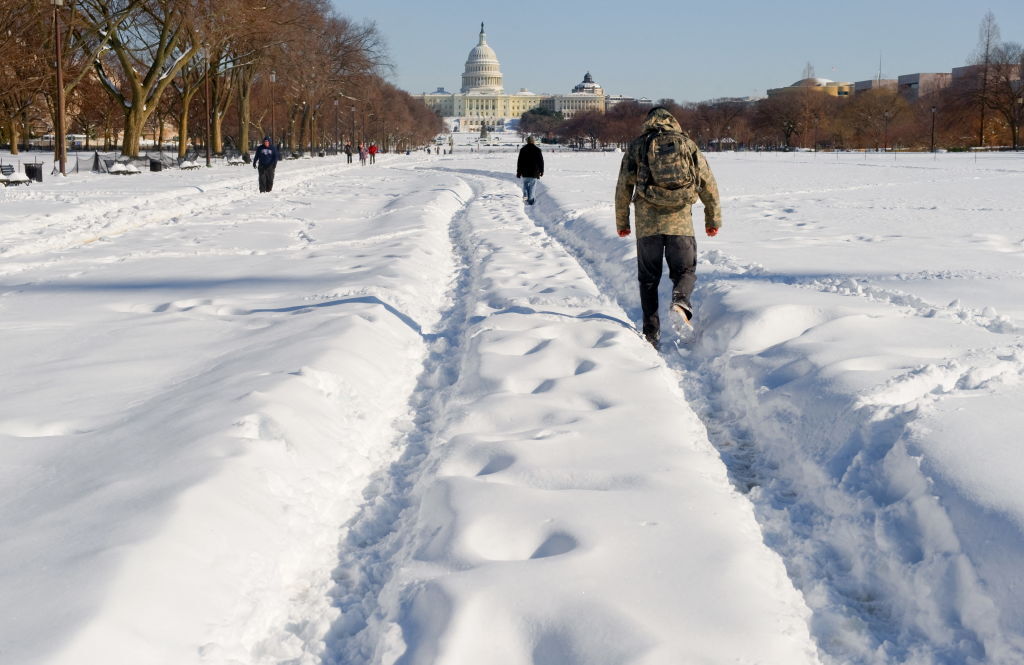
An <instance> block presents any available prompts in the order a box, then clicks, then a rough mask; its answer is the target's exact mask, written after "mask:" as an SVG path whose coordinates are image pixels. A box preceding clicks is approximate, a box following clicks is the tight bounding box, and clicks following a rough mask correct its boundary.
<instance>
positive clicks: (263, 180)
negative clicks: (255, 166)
mask: <svg viewBox="0 0 1024 665" xmlns="http://www.w3.org/2000/svg"><path fill="white" fill-rule="evenodd" d="M275 168H276V167H275V166H260V167H259V172H260V191H261V192H269V191H271V190H273V189H274V169H275Z"/></svg>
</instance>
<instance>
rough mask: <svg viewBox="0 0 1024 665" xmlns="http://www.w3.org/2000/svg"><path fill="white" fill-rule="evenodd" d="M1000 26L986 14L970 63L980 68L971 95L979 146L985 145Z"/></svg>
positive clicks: (988, 13)
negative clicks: (986, 119) (990, 90)
mask: <svg viewBox="0 0 1024 665" xmlns="http://www.w3.org/2000/svg"><path fill="white" fill-rule="evenodd" d="M999 39H1000V36H999V24H998V23H996V17H995V15H994V14H993V13H992V12H991V11H988V12H986V13H985V16H984V17H983V18H982V19H981V25H980V26H978V46H977V48H976V49H975V51H974V54H973V55H972V56H971V59H970V63H971V64H973V65H977V66H978V72H977V75H976V83H975V85H974V86H972V89H971V91H970V94H972V95H973V97H974V99H975V100H976V104H977V107H978V115H979V122H978V145H979V146H984V145H985V109H986V108H987V107H988V94H989V82H990V80H991V78H992V63H993V58H994V55H995V51H996V48H997V47H998V46H999Z"/></svg>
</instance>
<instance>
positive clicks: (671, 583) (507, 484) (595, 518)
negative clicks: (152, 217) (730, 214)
mask: <svg viewBox="0 0 1024 665" xmlns="http://www.w3.org/2000/svg"><path fill="white" fill-rule="evenodd" d="M419 173H421V174H422V177H424V178H428V177H435V176H432V175H430V173H431V172H430V171H419ZM494 175H495V174H487V173H478V172H473V171H471V170H464V171H457V170H453V171H452V172H451V173H450V174H449V177H452V176H458V178H459V179H460V180H464V181H465V182H467V183H468V184H469V185H470V186H471V187H472V190H473V192H474V195H473V198H472V199H471V200H470V201H469V204H468V206H467V207H466V208H465V209H464V211H462V212H461V213H460V214H459V215H457V216H456V217H455V220H454V221H455V223H454V226H453V229H452V239H453V243H454V244H455V246H456V247H457V248H458V252H459V253H460V254H461V256H462V261H463V263H464V265H465V269H464V270H465V272H464V274H463V276H462V277H461V279H460V281H459V282H458V286H457V291H456V294H457V296H458V298H460V299H462V300H461V302H456V303H454V304H453V306H452V308H451V310H450V311H449V312H448V313H447V314H446V316H445V319H446V320H447V326H446V328H444V329H443V330H442V331H441V332H440V333H439V334H438V335H437V336H436V337H435V338H434V339H433V356H432V360H430V361H428V364H427V368H426V372H425V373H424V375H423V376H422V377H421V380H420V385H419V388H418V390H417V395H418V397H416V398H414V400H413V402H414V404H415V405H416V407H417V409H418V417H417V419H416V421H415V422H416V426H415V427H414V428H413V429H412V430H411V431H410V432H409V433H408V434H407V435H406V437H405V439H404V443H403V445H404V446H405V448H406V453H405V455H404V456H403V457H402V459H401V460H399V461H398V462H397V463H396V464H394V465H393V466H392V467H391V469H390V470H389V471H388V472H387V473H385V474H382V475H381V476H380V477H379V478H378V479H377V481H376V482H375V483H374V484H373V485H372V486H371V487H370V488H368V490H367V492H368V503H367V505H366V506H365V507H364V509H363V510H362V511H361V513H360V515H359V516H357V517H356V518H355V519H354V520H353V521H352V522H351V524H350V525H349V528H348V530H347V533H346V537H345V539H344V540H343V542H342V549H341V558H340V565H339V567H338V569H337V570H336V572H335V579H336V587H335V589H334V596H335V605H336V606H337V607H338V608H339V609H340V610H341V617H340V619H339V620H338V621H337V622H336V623H335V625H334V627H333V629H332V631H331V633H330V636H329V639H328V652H327V654H326V656H325V661H326V662H328V663H345V664H348V663H351V664H352V665H355V664H357V663H358V664H359V665H363V664H366V663H374V664H377V663H380V664H388V665H390V664H391V663H401V664H403V665H427V664H434V663H444V664H445V665H460V664H466V665H469V664H470V663H472V664H474V665H476V664H479V663H502V664H508V665H516V664H523V665H526V664H535V665H573V664H578V665H584V664H586V665H601V664H609V665H610V664H622V663H635V664H651V665H654V664H659V665H661V664H665V663H682V662H686V663H709V664H710V663H726V662H737V663H739V662H742V663H765V664H769V663H771V664H775V663H777V664H780V665H781V664H786V665H799V664H801V663H808V664H810V663H816V662H817V656H816V650H815V646H814V645H813V643H812V642H811V640H810V638H809V635H808V629H807V624H806V621H807V617H808V611H807V609H806V607H805V605H804V603H803V600H802V598H801V597H800V595H799V594H798V593H796V592H795V591H794V589H793V587H792V585H791V583H790V581H789V579H788V577H787V576H786V572H785V570H784V568H783V566H782V564H781V561H780V560H779V558H778V557H777V556H776V555H775V554H774V553H773V552H771V551H770V550H769V549H768V548H767V547H766V546H765V545H764V543H763V542H762V537H761V533H760V531H759V529H758V526H757V524H756V522H755V519H754V515H753V511H752V508H751V505H750V504H749V503H748V502H747V501H746V500H745V499H744V498H742V497H741V496H740V495H739V494H738V493H737V492H736V491H735V490H734V489H733V488H732V487H731V485H730V483H729V480H728V478H727V475H726V471H725V468H724V466H723V464H722V462H721V460H720V459H719V457H718V455H717V453H716V452H715V450H714V449H713V448H712V447H711V445H710V444H709V442H708V440H707V435H706V433H705V431H704V427H703V425H702V424H701V423H700V421H699V420H698V419H697V417H696V416H695V415H694V413H693V412H692V411H691V410H690V408H689V407H688V406H687V404H686V401H685V399H684V397H683V395H682V392H681V391H680V389H679V387H678V377H677V376H675V375H674V374H673V372H672V371H671V370H670V369H669V368H667V367H666V365H665V363H664V362H663V360H662V359H661V358H660V357H659V356H658V355H657V354H656V353H655V352H654V351H653V349H651V348H650V346H649V345H647V344H646V343H645V342H643V341H642V340H641V339H640V337H639V336H638V335H637V334H636V333H635V331H634V330H633V327H632V325H631V324H630V323H629V318H628V317H627V316H626V315H625V313H624V312H623V311H622V309H620V308H619V307H618V306H617V305H616V304H615V303H614V302H613V301H611V300H609V299H608V298H606V297H604V296H602V295H601V293H599V291H598V289H597V288H596V287H595V285H594V283H593V282H592V281H591V279H590V278H589V277H588V276H587V274H586V272H585V271H584V270H583V269H582V268H581V267H580V265H579V264H578V263H577V262H576V261H575V260H574V259H573V258H571V257H570V256H569V255H568V254H567V253H566V252H565V251H564V250H563V249H562V248H561V247H560V245H559V244H558V243H556V242H554V241H553V240H552V239H551V238H550V237H548V235H547V234H546V233H545V232H544V231H543V230H542V229H540V228H538V227H537V226H536V225H534V224H533V222H532V221H531V219H530V218H529V217H528V216H527V215H526V213H525V212H524V210H523V204H522V201H521V198H520V195H519V192H518V189H517V187H516V184H515V182H514V180H512V179H511V178H509V177H508V176H507V175H502V176H499V177H497V178H496V177H492V176H494Z"/></svg>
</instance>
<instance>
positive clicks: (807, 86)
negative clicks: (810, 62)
mask: <svg viewBox="0 0 1024 665" xmlns="http://www.w3.org/2000/svg"><path fill="white" fill-rule="evenodd" d="M802 90H810V91H813V92H818V93H821V94H823V95H829V96H831V97H850V96H852V95H853V84H852V83H840V82H839V81H833V80H831V79H823V78H815V77H812V78H806V79H800V80H799V81H797V82H796V83H794V84H792V85H787V86H785V87H783V88H772V89H771V90H769V91H768V96H769V97H777V96H779V95H788V94H792V93H794V92H799V91H802Z"/></svg>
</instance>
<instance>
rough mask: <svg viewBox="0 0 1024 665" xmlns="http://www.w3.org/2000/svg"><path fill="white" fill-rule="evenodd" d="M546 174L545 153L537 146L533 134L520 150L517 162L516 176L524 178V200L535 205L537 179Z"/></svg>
mask: <svg viewBox="0 0 1024 665" xmlns="http://www.w3.org/2000/svg"><path fill="white" fill-rule="evenodd" d="M543 175H544V155H543V153H542V152H541V150H540V148H538V147H537V143H536V141H534V138H533V137H532V136H528V137H526V145H524V146H523V147H522V149H520V150H519V161H518V162H517V163H516V177H517V178H522V179H523V200H524V201H526V203H527V204H528V205H533V204H534V202H535V200H536V199H534V196H533V189H534V187H536V186H537V181H538V180H539V179H540V178H541V176H543Z"/></svg>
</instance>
